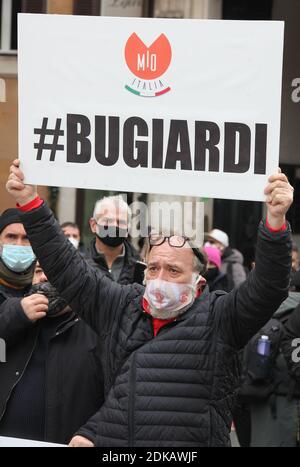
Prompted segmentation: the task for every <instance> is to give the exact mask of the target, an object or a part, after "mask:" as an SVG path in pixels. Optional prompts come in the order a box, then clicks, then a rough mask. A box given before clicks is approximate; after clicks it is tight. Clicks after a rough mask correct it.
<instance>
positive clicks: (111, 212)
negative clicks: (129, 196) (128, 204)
mask: <svg viewBox="0 0 300 467" xmlns="http://www.w3.org/2000/svg"><path fill="white" fill-rule="evenodd" d="M98 216H99V217H104V216H109V217H125V218H127V209H125V208H124V207H123V206H118V205H115V204H114V203H109V202H107V203H105V204H103V205H102V206H101V211H100V212H99V214H98Z"/></svg>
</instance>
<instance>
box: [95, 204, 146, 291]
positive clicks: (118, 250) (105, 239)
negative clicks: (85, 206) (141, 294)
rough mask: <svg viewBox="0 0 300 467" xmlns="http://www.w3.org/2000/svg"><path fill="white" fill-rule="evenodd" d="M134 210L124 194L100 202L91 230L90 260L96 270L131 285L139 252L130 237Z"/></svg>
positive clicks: (96, 205) (97, 205)
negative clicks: (124, 197)
mask: <svg viewBox="0 0 300 467" xmlns="http://www.w3.org/2000/svg"><path fill="white" fill-rule="evenodd" d="M131 216H132V214H131V209H130V207H129V206H128V204H127V203H126V202H125V201H124V200H123V198H122V196H121V195H116V196H108V197H104V198H102V199H101V200H99V201H97V202H96V204H95V207H94V213H93V217H92V218H91V219H90V221H89V223H90V229H91V231H92V233H93V235H94V238H93V240H92V241H91V243H90V246H89V248H88V250H87V255H86V257H87V259H88V262H89V264H91V265H92V266H93V267H95V268H96V269H99V270H100V271H103V272H105V273H106V275H107V277H109V278H110V279H111V280H114V281H116V282H118V283H119V284H132V283H133V282H134V277H135V272H136V269H137V268H138V265H137V262H138V261H139V254H138V252H137V251H136V250H135V249H134V247H133V245H132V244H131V242H130V241H129V239H128V231H129V227H130V222H131Z"/></svg>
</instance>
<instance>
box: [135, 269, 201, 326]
mask: <svg viewBox="0 0 300 467" xmlns="http://www.w3.org/2000/svg"><path fill="white" fill-rule="evenodd" d="M199 280H200V276H198V275H197V274H194V277H193V282H192V283H191V284H178V283H176V282H169V281H164V280H162V279H154V280H147V283H146V290H145V294H144V298H145V300H146V301H147V302H148V304H149V310H150V313H151V315H152V316H153V317H154V318H159V319H171V318H176V317H177V316H179V315H180V314H182V313H184V312H185V311H186V310H187V309H188V308H190V307H191V306H192V304H193V303H194V300H195V295H196V290H197V283H198V282H199Z"/></svg>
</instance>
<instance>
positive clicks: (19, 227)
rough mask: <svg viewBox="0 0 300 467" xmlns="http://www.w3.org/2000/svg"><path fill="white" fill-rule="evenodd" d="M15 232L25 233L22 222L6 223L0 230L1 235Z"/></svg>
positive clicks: (18, 233)
mask: <svg viewBox="0 0 300 467" xmlns="http://www.w3.org/2000/svg"><path fill="white" fill-rule="evenodd" d="M10 233H12V234H17V235H27V234H26V231H25V229H24V226H23V224H21V223H17V224H9V225H7V226H6V227H5V228H4V229H3V230H2V232H1V235H2V236H4V235H7V234H10Z"/></svg>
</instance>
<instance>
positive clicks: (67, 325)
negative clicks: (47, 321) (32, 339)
mask: <svg viewBox="0 0 300 467" xmlns="http://www.w3.org/2000/svg"><path fill="white" fill-rule="evenodd" d="M78 321H79V318H75V319H74V320H72V321H65V322H64V323H61V324H60V326H62V328H61V329H60V326H59V327H58V328H57V329H56V332H55V334H54V336H52V337H51V339H50V340H49V343H48V349H47V358H46V360H45V382H46V384H45V387H46V397H45V427H44V439H47V437H48V416H47V415H48V352H49V347H50V344H51V342H52V340H53V339H55V337H58V336H60V335H61V334H64V333H65V332H66V331H67V330H68V329H69V328H71V327H73V326H74V325H75V324H76V323H78Z"/></svg>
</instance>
